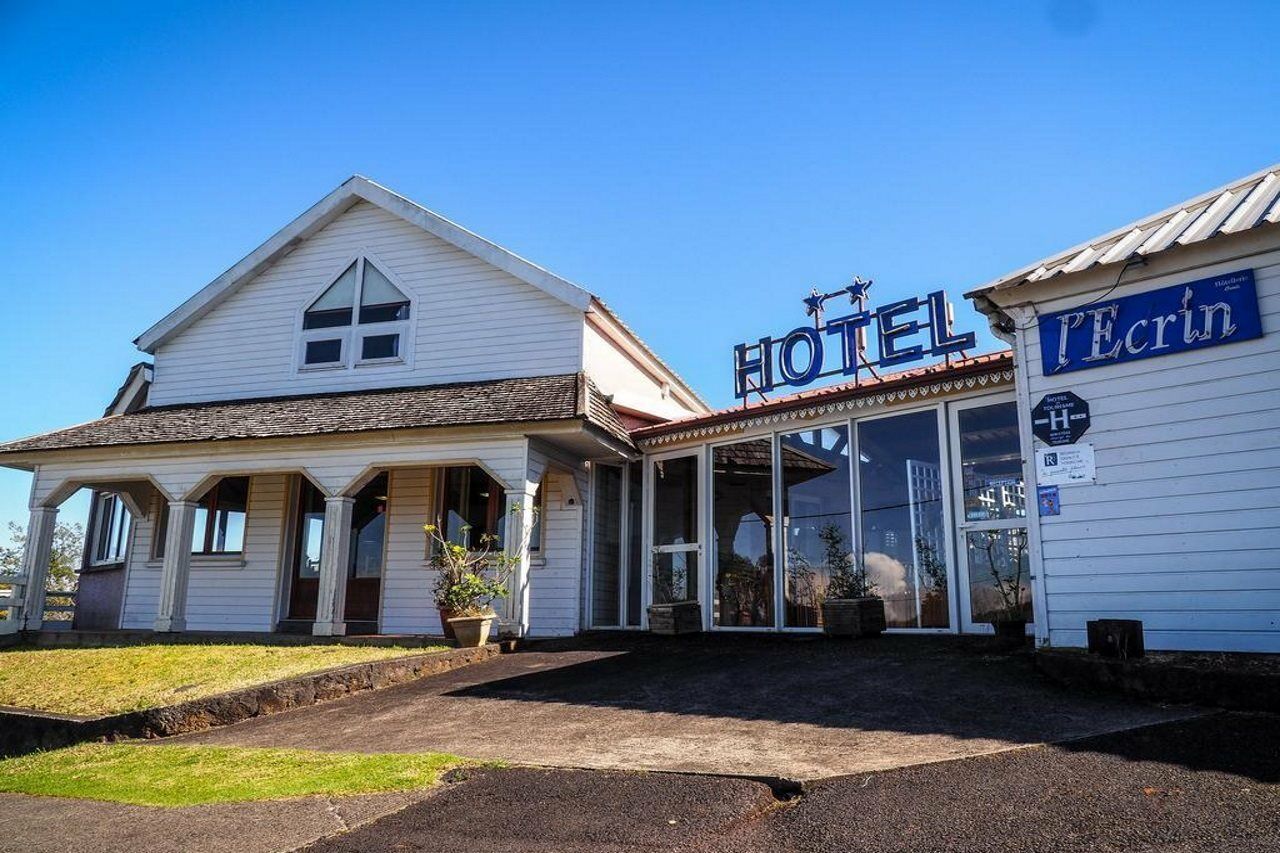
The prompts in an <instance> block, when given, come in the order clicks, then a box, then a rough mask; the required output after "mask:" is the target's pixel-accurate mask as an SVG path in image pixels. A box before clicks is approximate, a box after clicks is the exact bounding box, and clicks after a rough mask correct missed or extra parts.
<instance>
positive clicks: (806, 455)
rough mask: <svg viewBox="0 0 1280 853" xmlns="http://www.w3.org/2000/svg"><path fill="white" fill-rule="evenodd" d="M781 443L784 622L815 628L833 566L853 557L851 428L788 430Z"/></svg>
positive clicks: (798, 626) (785, 623)
mask: <svg viewBox="0 0 1280 853" xmlns="http://www.w3.org/2000/svg"><path fill="white" fill-rule="evenodd" d="M779 445H780V447H781V454H780V457H779V458H780V461H781V465H782V524H783V536H784V537H785V538H784V540H783V549H782V555H783V561H784V566H785V568H784V574H783V595H784V609H783V624H784V625H785V626H786V627H788V628H817V627H820V626H821V625H822V600H823V598H824V597H825V596H826V590H827V583H828V582H829V580H830V578H831V573H832V571H833V570H834V569H835V568H836V567H837V566H840V565H842V564H843V565H848V564H849V563H850V562H851V561H852V560H853V559H854V550H853V516H852V513H851V511H850V502H851V500H852V493H851V491H850V490H851V486H852V484H851V481H850V476H851V469H850V467H849V428H848V427H847V426H845V425H844V424H840V425H838V426H829V427H818V428H816V429H809V430H804V431H802V432H792V433H786V434H784V435H782V436H780V437H779Z"/></svg>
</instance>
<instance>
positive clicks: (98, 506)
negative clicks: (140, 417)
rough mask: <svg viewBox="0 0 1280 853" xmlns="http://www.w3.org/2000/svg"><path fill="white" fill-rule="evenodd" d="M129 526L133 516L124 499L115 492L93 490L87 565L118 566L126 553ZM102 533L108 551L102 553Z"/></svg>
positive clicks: (125, 556)
mask: <svg viewBox="0 0 1280 853" xmlns="http://www.w3.org/2000/svg"><path fill="white" fill-rule="evenodd" d="M132 528H133V516H132V514H131V513H130V512H129V508H128V507H127V506H125V504H124V501H123V500H121V498H120V496H119V495H118V494H116V493H115V492H95V493H94V499H93V530H92V532H91V535H90V537H89V539H88V542H89V549H88V550H89V560H88V563H89V565H90V566H94V567H96V566H118V565H120V564H122V563H124V562H125V560H126V559H127V558H128V555H129V541H130V536H131V532H132ZM104 535H106V536H108V537H109V540H110V543H111V550H110V552H109V553H107V554H103V553H102V548H103V545H104V541H105V540H104V539H103V537H104Z"/></svg>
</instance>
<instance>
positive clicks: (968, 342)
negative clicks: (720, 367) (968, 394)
mask: <svg viewBox="0 0 1280 853" xmlns="http://www.w3.org/2000/svg"><path fill="white" fill-rule="evenodd" d="M859 284H861V285H863V286H862V287H861V288H859V287H858V285H859ZM868 284H869V282H861V280H857V283H856V284H855V286H854V287H851V288H848V289H847V292H848V293H850V294H851V295H852V296H853V299H854V301H857V302H859V303H860V302H861V300H862V299H864V298H865V296H866V285H868ZM845 292H846V291H836V293H834V294H828V295H827V296H825V297H822V296H819V295H818V294H816V293H815V294H814V296H812V297H810V298H809V299H806V300H805V304H806V305H808V306H810V309H811V311H810V313H811V314H816V316H817V317H818V318H819V322H818V323H817V324H816V325H814V326H800V327H799V328H796V329H792V330H791V331H790V332H788V333H787V334H786V335H784V336H782V337H781V338H773V337H763V338H760V340H759V341H757V342H756V343H754V344H747V343H742V344H738V345H737V346H735V347H734V348H733V386H734V396H736V397H738V398H743V397H746V396H747V395H748V394H751V393H755V392H767V391H770V390H772V389H774V388H776V387H778V386H780V385H792V386H802V385H807V384H809V383H810V382H813V381H815V380H817V379H820V378H823V377H826V376H834V375H837V374H840V375H844V376H856V375H857V373H858V370H859V369H860V368H870V367H873V366H874V367H893V366H894V365H899V364H905V363H907V362H911V361H917V360H919V359H922V358H925V357H927V356H941V355H948V354H951V353H958V352H962V351H963V350H967V349H971V348H972V347H973V346H974V345H975V344H976V342H977V341H976V337H975V336H974V333H973V332H963V333H961V334H958V335H957V334H953V333H952V331H951V310H950V305H949V304H948V302H947V295H946V292H945V291H942V290H937V291H934V292H933V293H930V294H928V295H926V296H924V297H918V296H913V297H911V298H909V299H902V300H899V301H897V302H890V303H889V304H887V305H881V306H880V307H878V308H876V309H875V310H874V311H858V312H856V313H854V314H848V315H846V316H843V317H837V318H835V319H833V320H830V321H828V322H827V323H826V324H825V325H823V324H822V323H821V320H820V318H821V303H822V301H823V300H824V299H829V298H831V297H833V296H837V295H843V294H844V293H845ZM815 300H816V301H815ZM872 326H874V327H875V337H876V341H877V352H878V356H879V357H878V358H877V359H876V360H875V361H872V360H870V359H869V358H868V357H867V354H866V352H867V330H868V329H869V328H871V327H872ZM925 330H927V331H928V333H929V335H928V339H927V342H926V341H925V340H924V339H921V340H919V341H917V342H914V343H913V342H911V340H910V339H912V338H914V337H915V336H917V335H919V334H920V333H921V332H923V331H925ZM831 349H834V350H835V351H836V352H837V353H839V356H838V357H839V365H838V366H835V367H832V368H829V369H828V368H826V362H827V360H828V350H831Z"/></svg>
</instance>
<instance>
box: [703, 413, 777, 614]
mask: <svg viewBox="0 0 1280 853" xmlns="http://www.w3.org/2000/svg"><path fill="white" fill-rule="evenodd" d="M711 452H712V467H711V472H712V474H711V476H712V495H713V500H712V511H711V519H712V536H713V537H714V542H715V550H714V554H715V600H714V601H713V603H712V620H713V622H714V624H716V625H719V626H722V627H735V628H767V627H771V626H772V625H773V624H774V623H773V601H774V598H773V442H772V440H770V439H767V438H760V439H755V440H752V441H743V442H739V443H737V444H728V445H722V446H720V447H716V448H714V449H713V450H712V451H711Z"/></svg>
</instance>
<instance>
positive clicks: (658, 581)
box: [652, 456, 698, 604]
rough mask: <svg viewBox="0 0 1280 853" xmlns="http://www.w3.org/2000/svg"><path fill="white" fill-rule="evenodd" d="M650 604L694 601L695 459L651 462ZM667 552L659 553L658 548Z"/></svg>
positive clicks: (695, 582) (685, 458)
mask: <svg viewBox="0 0 1280 853" xmlns="http://www.w3.org/2000/svg"><path fill="white" fill-rule="evenodd" d="M652 470H653V545H654V547H655V548H657V549H659V550H658V552H657V553H655V554H654V555H653V601H654V603H655V604H668V603H670V602H673V601H696V600H697V598H698V555H697V551H696V550H694V549H696V547H697V544H698V460H697V457H696V456H681V457H678V458H675V459H665V460H662V461H660V462H655V463H653V469H652ZM664 548H665V549H671V550H662V549H664Z"/></svg>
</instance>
